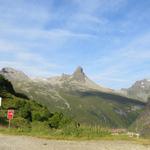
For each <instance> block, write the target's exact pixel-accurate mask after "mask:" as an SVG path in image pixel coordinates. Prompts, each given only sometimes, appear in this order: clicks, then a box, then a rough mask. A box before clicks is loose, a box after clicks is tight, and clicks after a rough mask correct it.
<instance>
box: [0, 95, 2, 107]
mask: <svg viewBox="0 0 150 150" xmlns="http://www.w3.org/2000/svg"><path fill="white" fill-rule="evenodd" d="M1 106H2V98H1V97H0V107H1Z"/></svg>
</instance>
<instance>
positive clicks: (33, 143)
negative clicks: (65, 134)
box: [0, 135, 150, 150]
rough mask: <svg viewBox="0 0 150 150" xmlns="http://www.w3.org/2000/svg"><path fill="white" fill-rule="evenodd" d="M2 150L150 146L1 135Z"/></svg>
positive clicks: (143, 149) (141, 149)
mask: <svg viewBox="0 0 150 150" xmlns="http://www.w3.org/2000/svg"><path fill="white" fill-rule="evenodd" d="M0 150H150V145H149V146H146V145H145V146H144V145H138V144H133V143H130V142H125V141H82V142H78V141H56V140H44V139H38V138H32V137H26V136H6V135H0Z"/></svg>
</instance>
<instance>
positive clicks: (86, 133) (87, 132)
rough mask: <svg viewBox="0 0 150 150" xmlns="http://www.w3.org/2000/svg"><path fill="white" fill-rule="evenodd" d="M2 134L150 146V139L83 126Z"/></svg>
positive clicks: (7, 131)
mask: <svg viewBox="0 0 150 150" xmlns="http://www.w3.org/2000/svg"><path fill="white" fill-rule="evenodd" d="M0 133H1V134H6V135H25V136H32V137H38V138H45V139H53V140H75V141H78V140H80V141H84V140H108V141H109V140H111V141H112V140H114V141H116V140H118V141H120V140H123V141H130V142H133V143H137V144H144V145H150V140H149V139H143V138H139V139H138V138H135V137H129V136H127V135H125V134H119V135H111V133H110V132H109V131H108V130H107V129H104V128H100V127H86V126H81V127H79V128H72V127H66V128H63V129H48V128H47V129H46V128H45V127H44V128H43V127H41V126H37V127H35V128H33V129H31V130H29V129H15V128H10V129H8V128H2V127H0Z"/></svg>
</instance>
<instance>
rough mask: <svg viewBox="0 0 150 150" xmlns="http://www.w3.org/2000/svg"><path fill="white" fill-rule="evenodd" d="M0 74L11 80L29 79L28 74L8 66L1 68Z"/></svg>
mask: <svg viewBox="0 0 150 150" xmlns="http://www.w3.org/2000/svg"><path fill="white" fill-rule="evenodd" d="M0 74H1V75H3V76H4V77H6V78H7V79H10V78H11V79H12V80H15V79H17V80H18V79H19V80H26V79H29V78H28V76H27V75H26V74H25V73H23V72H22V71H18V70H15V69H13V68H9V67H6V68H2V70H1V71H0Z"/></svg>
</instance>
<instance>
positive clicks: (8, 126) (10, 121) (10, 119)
mask: <svg viewBox="0 0 150 150" xmlns="http://www.w3.org/2000/svg"><path fill="white" fill-rule="evenodd" d="M10 122H11V119H9V124H8V128H9V129H10Z"/></svg>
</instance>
